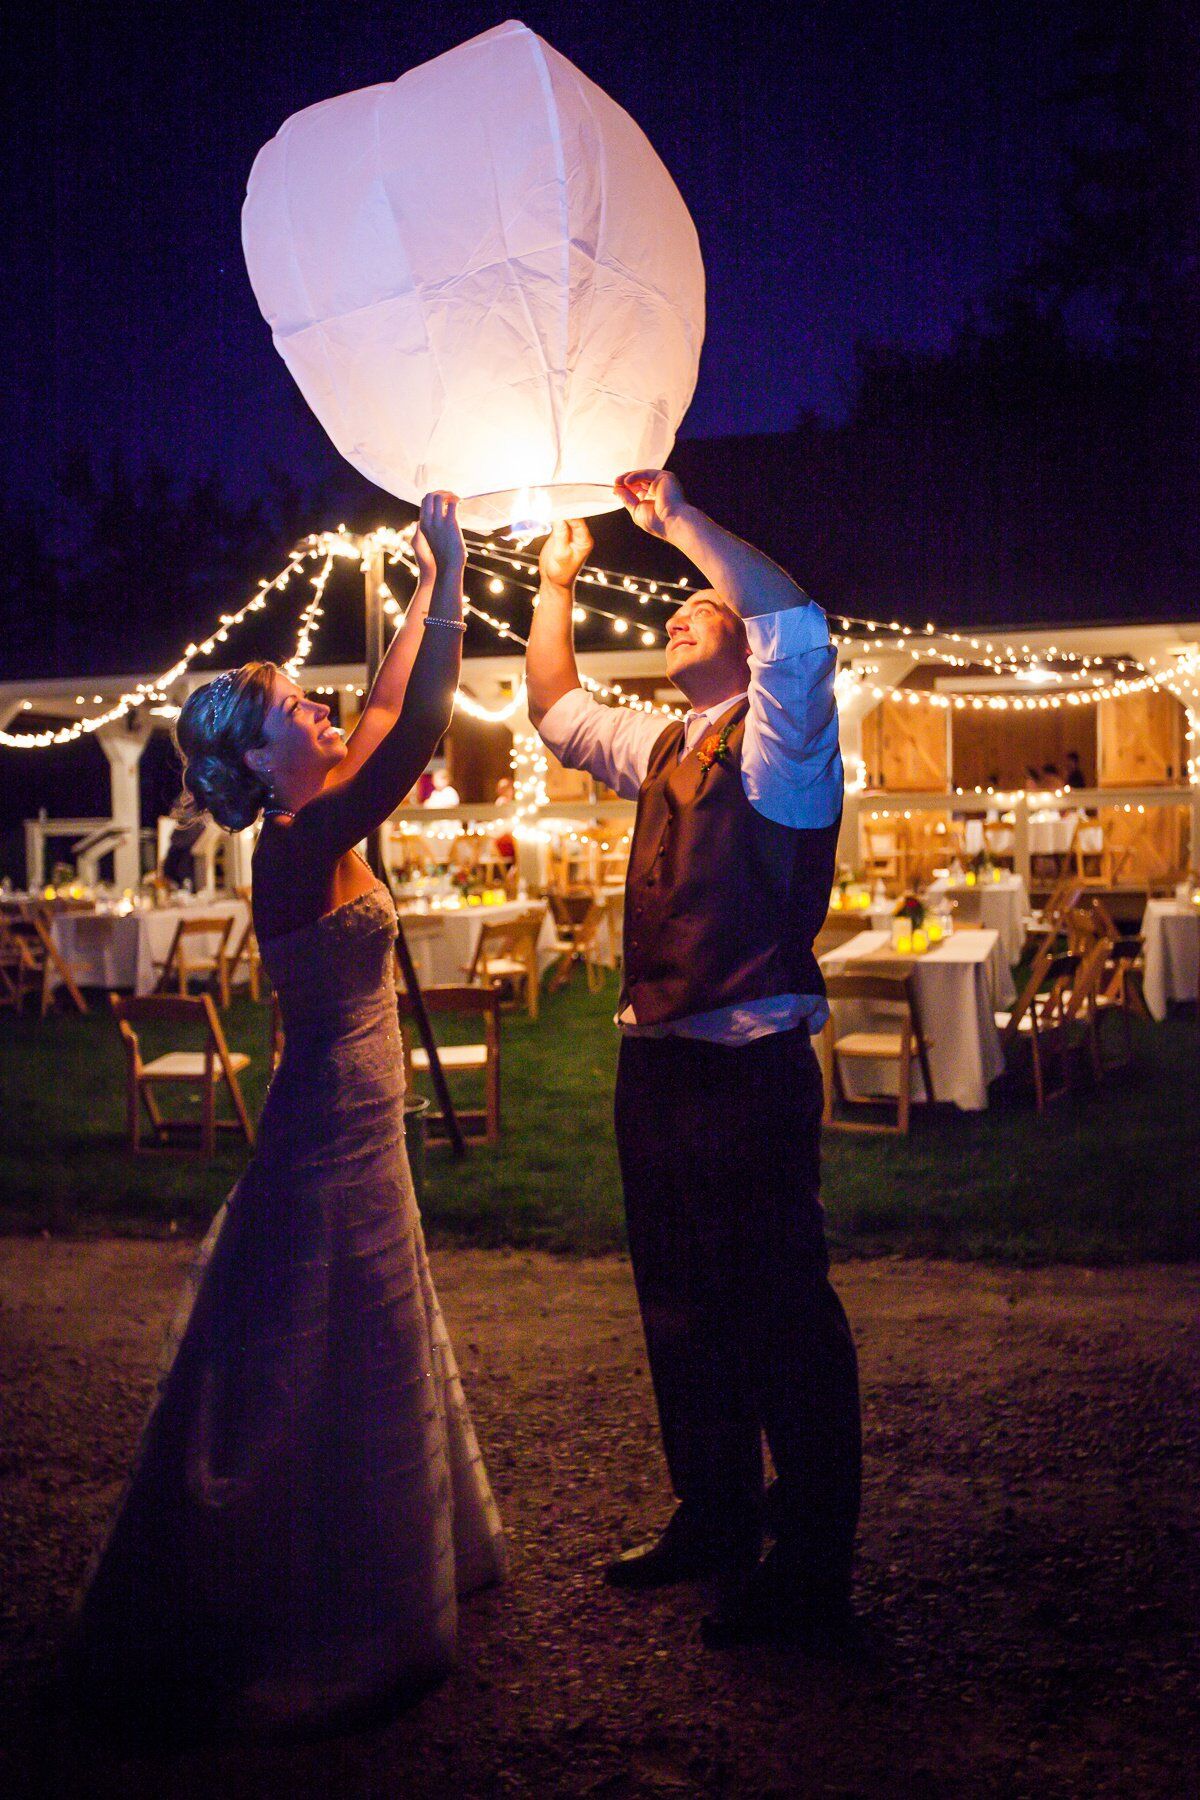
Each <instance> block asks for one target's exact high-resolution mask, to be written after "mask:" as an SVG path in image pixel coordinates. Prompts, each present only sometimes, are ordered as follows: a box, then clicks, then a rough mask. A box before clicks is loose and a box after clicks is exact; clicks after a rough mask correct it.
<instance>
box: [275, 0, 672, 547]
mask: <svg viewBox="0 0 1200 1800" xmlns="http://www.w3.org/2000/svg"><path fill="white" fill-rule="evenodd" d="M242 239H243V243H244V246H245V252H246V263H247V267H248V268H249V271H250V280H251V283H252V284H253V287H254V292H255V295H256V297H257V299H258V303H259V305H260V307H261V308H262V311H263V315H264V317H265V318H266V320H267V322H268V324H269V325H270V327H271V331H272V334H273V336H274V341H275V345H276V348H277V349H278V351H279V353H280V355H281V356H282V357H283V359H284V361H285V362H286V363H287V365H288V368H289V369H290V370H291V372H292V374H293V375H294V377H295V379H296V381H297V383H298V384H299V387H300V389H301V392H302V393H303V394H304V397H305V399H306V400H307V401H308V403H309V405H310V406H311V407H312V409H313V411H314V412H315V413H316V415H317V417H318V418H319V419H320V421H321V423H322V425H324V427H325V429H326V431H327V432H328V433H329V436H330V437H331V438H332V440H333V442H334V443H335V444H336V446H337V448H338V449H339V450H340V451H341V453H342V454H343V456H345V457H346V458H347V459H348V461H350V462H351V463H353V464H354V466H355V468H357V469H359V470H361V471H362V473H363V474H364V475H366V476H368V477H369V478H370V480H372V481H374V482H377V483H378V485H379V486H380V487H383V488H386V489H388V490H389V492H391V493H393V494H397V495H399V497H400V498H401V499H403V500H408V501H413V502H416V501H419V500H420V498H421V495H422V494H423V493H425V492H426V491H427V490H428V489H430V488H450V489H452V490H453V491H454V492H455V493H458V494H460V495H462V496H463V499H464V505H463V506H462V508H461V511H460V517H461V518H462V520H463V523H464V524H466V525H468V526H472V527H474V528H475V529H476V530H480V531H494V530H497V529H500V528H505V527H510V526H513V525H521V524H524V525H525V526H526V527H527V528H528V527H529V526H530V525H532V524H534V523H535V521H536V522H541V523H542V524H548V523H549V521H550V520H552V519H556V518H568V517H573V516H579V515H587V514H591V513H598V512H606V511H611V510H613V509H614V508H615V507H616V505H617V501H616V499H615V497H614V496H613V493H612V482H613V480H614V478H615V476H617V475H619V474H620V473H622V471H624V470H626V469H631V468H639V467H661V466H662V464H664V463H665V462H666V460H667V457H668V455H669V453H670V450H671V447H672V445H673V443H674V441H675V432H676V430H677V428H678V426H679V422H680V420H681V419H682V417H683V415H684V412H685V411H686V409H687V406H688V403H689V402H690V400H691V397H692V392H693V389H694V387H695V384H696V372H697V367H698V364H699V359H700V346H701V343H702V341H703V337H704V267H703V264H702V262H701V259H700V246H699V243H698V240H697V237H696V231H695V227H694V226H693V224H692V221H691V217H690V216H689V214H688V210H687V208H686V206H685V205H684V203H683V200H682V198H681V196H680V194H679V191H678V189H677V188H676V186H675V184H674V182H673V181H672V180H671V177H670V176H669V175H668V173H667V171H666V169H665V168H664V166H663V164H662V163H661V161H660V160H659V158H658V156H657V155H656V154H655V152H654V150H653V149H652V147H651V145H650V143H649V141H648V139H647V138H646V137H645V135H644V134H643V132H642V131H641V130H640V129H639V127H638V126H637V125H635V124H634V122H633V120H632V119H631V118H630V117H629V115H628V113H626V112H625V111H624V110H623V109H622V108H621V107H619V106H618V105H617V104H616V102H615V101H613V100H611V99H610V98H609V97H608V95H607V94H605V93H604V92H602V90H601V89H600V88H598V87H596V86H595V84H594V83H593V82H591V81H589V80H588V79H587V78H586V76H584V75H582V74H580V72H579V70H578V69H576V68H575V67H574V66H573V64H571V63H569V62H568V61H567V60H566V58H565V57H562V56H560V55H558V53H557V51H555V50H552V49H551V48H550V46H549V45H548V44H547V43H545V42H544V41H543V40H542V39H541V38H540V37H538V36H537V35H536V34H535V33H534V32H532V31H529V30H528V29H527V28H526V27H525V26H524V25H521V24H518V23H516V22H514V21H510V22H509V23H507V24H505V25H499V26H497V27H496V28H495V30H493V31H488V32H485V33H484V34H483V35H482V36H480V37H476V38H472V39H471V40H470V41H469V42H468V43H465V44H461V45H459V46H458V48H457V49H455V50H451V51H448V52H447V53H446V55H444V56H439V57H437V58H436V59H435V60H434V61H432V62H428V63H425V64H423V65H422V66H421V67H419V68H416V69H413V70H410V72H409V73H408V74H407V75H402V76H401V77H400V79H399V80H398V81H395V82H390V83H387V84H384V85H380V86H378V87H370V88H363V89H360V90H359V91H358V92H356V93H351V94H342V95H340V96H339V97H338V98H336V99H333V100H325V101H322V102H321V103H320V104H319V105H317V106H310V107H307V108H306V109H305V110H304V111H303V112H299V113H296V114H295V115H294V116H293V117H292V118H290V119H289V120H288V121H287V123H286V124H285V125H284V126H283V127H282V128H281V130H280V131H279V133H278V135H277V136H276V137H274V138H272V139H271V141H270V143H268V144H267V145H265V146H264V148H263V149H262V150H261V151H260V152H259V155H258V157H257V159H256V160H255V164H254V168H253V170H252V172H251V175H250V183H249V190H248V193H247V196H246V204H245V208H244V210H243V213H242Z"/></svg>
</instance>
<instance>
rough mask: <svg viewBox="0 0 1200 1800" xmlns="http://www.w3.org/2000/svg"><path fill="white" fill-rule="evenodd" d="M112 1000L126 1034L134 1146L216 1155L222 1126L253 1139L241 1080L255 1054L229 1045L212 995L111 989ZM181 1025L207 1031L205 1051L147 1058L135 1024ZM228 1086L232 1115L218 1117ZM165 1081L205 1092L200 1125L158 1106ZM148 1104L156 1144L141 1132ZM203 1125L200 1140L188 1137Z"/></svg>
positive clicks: (128, 1100)
mask: <svg viewBox="0 0 1200 1800" xmlns="http://www.w3.org/2000/svg"><path fill="white" fill-rule="evenodd" d="M108 1003H109V1005H110V1007H111V1008H112V1012H113V1017H114V1018H115V1019H116V1021H117V1026H118V1028H119V1030H120V1033H121V1040H122V1042H123V1044H124V1046H125V1058H126V1118H127V1123H128V1130H129V1147H130V1149H131V1150H133V1151H135V1152H139V1151H146V1150H177V1151H182V1152H185V1153H188V1152H190V1153H191V1154H193V1155H195V1154H199V1155H201V1156H211V1155H212V1153H213V1148H214V1143H215V1137H216V1133H217V1132H218V1131H240V1132H241V1134H242V1136H243V1137H244V1138H245V1140H246V1142H247V1143H248V1144H253V1143H254V1129H253V1127H252V1126H251V1124H250V1118H249V1115H248V1113H247V1111H246V1103H245V1101H244V1099H243V1098H242V1090H241V1087H240V1085H239V1083H238V1076H239V1074H240V1073H241V1071H242V1070H243V1069H245V1068H247V1067H248V1066H249V1063H250V1058H249V1057H248V1056H244V1055H243V1054H242V1053H241V1052H240V1051H237V1050H230V1048H229V1046H228V1045H227V1044H226V1042H225V1034H224V1032H223V1031H222V1030H221V1021H220V1019H219V1018H218V1017H217V1009H216V1007H215V1006H214V1005H213V1002H212V995H211V994H200V995H198V996H196V997H194V998H193V997H192V996H190V995H184V996H180V995H178V994H144V995H140V996H130V995H125V994H110V995H109V996H108ZM160 1024H166V1025H177V1026H179V1027H181V1028H184V1029H188V1028H190V1035H192V1036H193V1037H194V1035H195V1033H196V1030H197V1028H200V1029H201V1030H202V1031H203V1034H204V1037H203V1048H202V1049H200V1050H169V1051H167V1052H166V1053H165V1054H164V1055H162V1056H156V1057H154V1059H153V1060H152V1061H150V1062H146V1061H145V1059H144V1058H143V1056H142V1047H141V1042H140V1039H139V1038H138V1034H137V1030H136V1027H137V1026H139V1025H160ZM222 1085H224V1087H225V1088H226V1090H227V1091H228V1094H229V1098H230V1101H231V1103H232V1105H233V1111H234V1117H233V1118H232V1119H223V1118H218V1116H217V1109H216V1101H217V1089H218V1087H220V1086H222ZM160 1086H169V1087H181V1088H185V1089H186V1088H190V1089H192V1090H193V1092H197V1091H198V1092H199V1095H200V1120H199V1126H198V1127H197V1126H196V1125H194V1124H192V1123H191V1121H190V1120H175V1119H167V1118H165V1117H164V1116H163V1114H162V1112H161V1111H160V1110H159V1106H158V1102H157V1100H156V1099H155V1095H154V1089H155V1088H156V1087H160ZM143 1106H144V1107H145V1109H146V1113H147V1115H148V1116H149V1119H150V1124H151V1127H152V1129H153V1133H154V1142H153V1143H152V1144H143V1143H142V1136H141V1125H142V1108H143ZM197 1130H198V1134H199V1141H198V1143H197V1144H192V1143H190V1142H189V1141H188V1140H189V1139H190V1138H191V1137H192V1136H193V1134H195V1133H196V1132H197Z"/></svg>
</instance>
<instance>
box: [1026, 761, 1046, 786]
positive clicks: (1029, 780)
mask: <svg viewBox="0 0 1200 1800" xmlns="http://www.w3.org/2000/svg"><path fill="white" fill-rule="evenodd" d="M1042 785H1043V782H1042V771H1041V770H1040V769H1039V768H1038V766H1037V764H1036V763H1026V764H1025V786H1026V788H1040V787H1041V786H1042Z"/></svg>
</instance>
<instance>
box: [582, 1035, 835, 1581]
mask: <svg viewBox="0 0 1200 1800" xmlns="http://www.w3.org/2000/svg"><path fill="white" fill-rule="evenodd" d="M820 1129H821V1075H820V1070H819V1068H818V1065H817V1059H816V1057H815V1055H814V1054H813V1050H812V1045H811V1043H810V1041H809V1036H808V1033H807V1031H805V1030H803V1029H800V1030H793V1031H786V1032H777V1033H773V1034H770V1035H768V1036H765V1037H761V1038H757V1039H755V1040H754V1041H753V1042H752V1043H750V1044H747V1045H744V1046H742V1047H739V1048H736V1049H732V1048H728V1047H726V1046H723V1045H717V1044H709V1043H704V1042H702V1041H700V1040H698V1039H695V1038H682V1037H663V1038H650V1037H628V1036H627V1037H625V1038H624V1039H623V1040H622V1043H621V1053H620V1061H619V1064H618V1070H617V1089H616V1130H617V1147H618V1151H619V1153H620V1159H621V1176H622V1182H623V1185H624V1190H625V1210H626V1216H627V1221H628V1229H629V1249H630V1255H631V1258H632V1262H633V1273H634V1280H635V1282H636V1284H637V1292H638V1301H639V1304H640V1307H641V1314H642V1325H643V1328H644V1330H645V1334H646V1348H647V1352H648V1355H649V1363H650V1374H651V1379H652V1381H653V1383H654V1393H655V1398H656V1400H657V1403H658V1412H659V1419H660V1423H661V1427H662V1437H663V1445H664V1448H665V1450H666V1456H667V1466H668V1469H669V1471H670V1475H671V1481H672V1485H673V1487H674V1489H675V1493H676V1497H677V1498H678V1499H679V1500H680V1502H681V1503H682V1505H683V1508H684V1512H685V1515H687V1516H688V1518H689V1521H690V1523H691V1524H692V1525H694V1526H695V1527H696V1528H697V1529H698V1530H699V1532H700V1533H701V1534H702V1535H703V1536H705V1537H706V1538H708V1539H709V1540H710V1541H711V1542H712V1544H713V1545H714V1547H715V1548H716V1549H717V1550H718V1551H719V1552H721V1553H722V1554H728V1555H729V1556H731V1557H738V1558H740V1557H742V1556H744V1554H745V1553H746V1552H747V1550H749V1549H750V1548H752V1547H756V1546H757V1544H758V1542H759V1538H760V1534H761V1529H762V1495H763V1470H762V1436H763V1434H764V1433H765V1435H766V1439H767V1443H768V1444H769V1446H770V1450H771V1456H772V1459H773V1461H774V1464H775V1470H776V1474H777V1477H778V1486H777V1489H776V1491H775V1494H774V1495H773V1506H772V1523H773V1525H774V1526H775V1527H776V1529H777V1533H778V1539H779V1547H780V1554H781V1562H782V1564H783V1566H784V1567H785V1568H786V1569H789V1570H792V1571H794V1572H795V1576H796V1579H797V1581H798V1582H799V1583H800V1584H801V1585H805V1584H807V1585H810V1586H811V1587H812V1588H813V1589H814V1590H816V1589H821V1590H830V1591H833V1592H839V1591H844V1590H845V1589H846V1588H847V1587H848V1585H849V1579H850V1561H851V1555H852V1551H853V1543H854V1533H855V1527H856V1525H857V1521H858V1509H859V1494H860V1483H861V1462H862V1446H861V1427H860V1421H859V1403H858V1369H857V1359H856V1357H855V1352H854V1341H853V1339H852V1337H851V1335H850V1327H849V1325H848V1323H847V1321H846V1315H845V1313H844V1311H843V1310H842V1305H841V1302H840V1301H839V1299H838V1297H837V1295H836V1294H835V1293H834V1291H833V1288H832V1287H831V1286H830V1283H829V1278H828V1270H829V1257H828V1251H827V1249H826V1244H825V1228H824V1214H823V1210H822V1207H821V1203H820V1197H819V1186H820Z"/></svg>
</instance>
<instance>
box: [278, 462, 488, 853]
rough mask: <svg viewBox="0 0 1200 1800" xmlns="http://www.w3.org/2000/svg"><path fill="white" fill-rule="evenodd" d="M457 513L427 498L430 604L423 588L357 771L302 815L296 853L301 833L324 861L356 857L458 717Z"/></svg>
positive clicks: (358, 736) (441, 500) (357, 734)
mask: <svg viewBox="0 0 1200 1800" xmlns="http://www.w3.org/2000/svg"><path fill="white" fill-rule="evenodd" d="M457 505H458V502H457V499H456V497H455V496H454V495H453V494H445V493H433V494H426V496H425V498H424V500H423V501H422V502H421V521H420V525H419V528H418V535H419V536H421V537H423V539H424V542H425V545H426V546H427V550H428V555H429V558H430V567H431V572H432V582H431V585H430V589H429V594H428V600H427V602H426V603H424V604H423V605H422V607H421V610H420V612H419V613H417V612H416V608H417V606H418V602H420V601H421V589H420V586H418V589H417V592H416V594H414V596H413V600H412V603H411V605H410V607H409V617H408V618H407V619H406V620H405V624H404V626H403V627H402V628H401V631H400V632H397V634H396V638H395V639H394V640H393V643H392V647H391V650H390V651H389V654H388V658H387V659H386V661H385V664H384V668H381V670H380V674H379V678H378V679H377V681H376V682H375V685H374V687H372V689H371V696H370V700H369V702H368V708H367V712H366V713H364V717H363V720H362V721H361V722H360V724H359V725H358V727H356V729H355V731H354V733H353V736H352V739H351V744H352V746H353V749H352V752H351V754H352V755H354V752H358V754H357V755H356V756H354V765H353V766H352V767H351V769H350V773H349V774H343V770H344V769H345V768H346V766H347V764H349V763H350V762H351V757H350V756H348V757H347V758H346V761H345V762H344V763H343V764H342V765H341V767H340V768H339V769H338V771H337V773H336V778H335V779H333V780H331V781H330V782H329V783H328V784H327V785H326V787H325V788H324V789H323V791H322V792H321V793H320V794H318V795H317V796H316V797H315V798H314V799H312V800H310V801H309V802H308V804H307V805H306V806H303V807H301V809H300V810H299V812H298V813H297V814H296V816H295V819H294V821H293V824H292V827H291V831H292V834H293V844H294V846H295V848H297V849H298V848H300V845H299V844H297V843H296V840H295V835H294V834H295V833H297V832H299V834H300V836H301V838H304V837H307V836H309V834H310V833H311V834H312V836H313V837H314V839H315V840H317V841H319V843H320V847H321V850H322V851H323V853H324V855H325V856H330V855H333V856H340V855H342V854H343V853H344V852H345V851H347V850H350V849H352V848H353V846H354V845H355V844H357V843H358V842H359V841H360V839H362V838H364V837H365V836H366V835H367V833H368V832H370V831H374V830H375V828H376V826H378V825H381V824H382V823H383V821H384V820H385V819H386V818H387V817H388V816H389V815H390V814H391V813H392V812H394V811H395V809H396V807H397V806H399V804H400V802H401V801H402V800H403V798H404V796H405V794H407V793H408V791H409V789H410V788H411V787H412V785H413V783H414V781H416V779H417V776H418V775H419V774H420V773H421V771H422V769H424V767H425V766H426V764H427V763H428V761H429V759H430V757H431V756H432V755H433V753H434V751H435V750H436V749H437V746H438V744H439V743H440V741H441V739H442V737H443V736H444V735H445V732H446V728H447V726H448V725H449V723H450V718H451V714H452V712H453V710H454V691H455V689H456V687H457V686H458V674H459V669H460V667H461V664H462V635H463V631H464V629H465V627H464V624H463V617H462V609H463V571H464V568H465V566H466V548H465V546H464V544H463V536H462V531H461V529H460V527H459V524H458V517H457ZM414 614H415V615H416V616H415V617H414ZM410 625H411V633H410V632H409V627H410ZM418 638H419V645H418V643H417V639H418ZM393 658H395V659H396V661H395V666H394V667H392V666H390V665H391V664H392V660H393ZM406 663H407V666H405V664H406ZM385 668H386V669H387V680H386V682H385V681H384V669H385ZM381 683H382V684H383V688H384V692H383V694H382V695H380V694H379V690H380V686H381ZM377 696H378V698H377ZM393 708H394V710H393ZM372 714H373V715H374V717H373V718H371V724H370V731H369V732H368V733H367V735H366V737H365V738H364V726H366V724H367V720H368V717H370V715H372ZM372 737H374V741H373V742H372V741H371V738H372Z"/></svg>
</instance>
